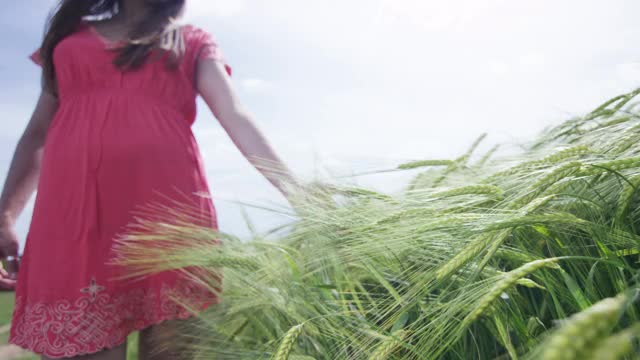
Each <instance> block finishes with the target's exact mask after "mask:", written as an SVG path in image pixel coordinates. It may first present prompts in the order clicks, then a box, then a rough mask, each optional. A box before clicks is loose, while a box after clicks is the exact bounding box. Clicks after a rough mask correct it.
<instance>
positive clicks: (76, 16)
mask: <svg viewBox="0 0 640 360" xmlns="http://www.w3.org/2000/svg"><path fill="white" fill-rule="evenodd" d="M123 1H125V0H60V1H59V3H58V5H57V6H56V7H55V8H54V9H53V12H52V13H51V15H50V16H49V19H48V21H47V24H46V28H45V35H44V38H43V40H42V45H41V47H40V57H41V59H42V63H43V86H44V87H45V88H47V89H49V90H50V91H51V92H52V93H54V94H56V93H57V91H56V87H57V86H56V79H55V70H54V65H53V50H54V48H55V47H56V45H58V43H59V42H60V41H62V39H64V38H65V37H66V36H68V35H70V34H71V33H73V32H74V30H75V29H76V27H77V26H78V25H79V24H80V23H81V22H82V21H83V19H85V18H94V19H102V18H105V17H110V16H113V15H116V14H117V13H118V11H119V10H120V9H121V8H122V2H123ZM144 1H145V3H146V7H147V14H145V16H144V17H143V19H142V20H141V21H140V22H139V23H138V24H136V25H135V26H134V27H133V29H132V30H131V31H130V32H129V35H128V41H127V42H125V44H124V45H123V46H120V47H118V48H116V49H114V50H115V51H117V52H118V56H116V58H115V59H114V62H113V63H114V65H115V66H117V67H118V68H120V69H121V70H128V69H135V68H137V67H139V66H140V65H142V64H144V62H145V60H146V59H147V56H148V55H149V54H150V53H151V51H152V50H153V49H161V50H165V51H166V52H168V53H169V54H170V56H169V57H168V58H167V65H168V66H169V67H175V66H176V65H177V64H178V62H179V60H180V58H181V57H182V55H183V53H184V43H183V41H182V36H181V35H180V29H179V28H177V27H175V26H173V25H174V20H175V19H177V18H178V17H180V16H181V15H182V12H183V10H184V7H185V0H144Z"/></svg>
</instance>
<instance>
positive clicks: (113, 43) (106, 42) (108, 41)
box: [82, 20, 127, 47]
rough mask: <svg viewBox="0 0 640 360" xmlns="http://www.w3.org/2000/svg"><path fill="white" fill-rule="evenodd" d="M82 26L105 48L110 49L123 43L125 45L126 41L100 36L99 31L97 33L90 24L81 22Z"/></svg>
mask: <svg viewBox="0 0 640 360" xmlns="http://www.w3.org/2000/svg"><path fill="white" fill-rule="evenodd" d="M82 24H84V26H85V27H86V28H87V29H89V32H91V33H92V34H93V35H94V36H95V37H96V38H98V40H100V41H102V43H103V44H104V45H106V46H109V47H112V46H118V45H122V44H124V43H126V42H127V41H126V40H125V39H121V40H112V39H109V38H107V37H106V36H104V35H102V34H101V33H100V31H98V29H96V27H95V26H94V25H93V24H91V23H90V22H88V21H86V20H83V21H82Z"/></svg>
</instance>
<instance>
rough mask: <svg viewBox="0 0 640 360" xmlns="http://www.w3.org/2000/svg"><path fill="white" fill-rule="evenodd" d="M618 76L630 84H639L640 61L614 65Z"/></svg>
mask: <svg viewBox="0 0 640 360" xmlns="http://www.w3.org/2000/svg"><path fill="white" fill-rule="evenodd" d="M616 73H617V75H618V78H619V79H620V80H622V81H624V82H627V83H630V84H636V85H638V84H640V62H629V63H623V64H618V65H616Z"/></svg>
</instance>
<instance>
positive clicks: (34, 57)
mask: <svg viewBox="0 0 640 360" xmlns="http://www.w3.org/2000/svg"><path fill="white" fill-rule="evenodd" d="M29 59H31V61H33V62H34V63H35V64H36V65H38V66H42V57H41V56H40V48H38V49H36V51H34V52H32V53H31V55H29Z"/></svg>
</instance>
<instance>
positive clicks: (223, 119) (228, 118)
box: [196, 59, 301, 198]
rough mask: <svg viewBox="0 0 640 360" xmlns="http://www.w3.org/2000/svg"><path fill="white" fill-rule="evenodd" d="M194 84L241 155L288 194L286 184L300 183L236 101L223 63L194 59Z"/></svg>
mask: <svg viewBox="0 0 640 360" xmlns="http://www.w3.org/2000/svg"><path fill="white" fill-rule="evenodd" d="M196 87H197V90H198V92H199V93H200V95H201V96H202V98H203V99H204V101H205V102H206V103H207V105H208V106H209V109H211V112H212V113H213V115H214V116H215V117H216V118H217V119H218V121H219V122H220V124H221V125H222V127H223V128H224V130H225V131H226V132H227V134H229V136H230V137H231V140H232V141H233V143H234V144H235V145H236V146H237V147H238V149H239V150H240V152H241V153H242V154H243V155H244V157H245V158H246V159H247V160H248V161H249V162H250V163H251V164H252V165H253V166H254V167H255V168H256V169H257V170H258V171H260V172H261V173H262V174H263V175H264V176H265V177H266V178H267V179H268V180H269V182H271V183H272V184H273V185H274V186H275V187H277V188H278V189H279V190H280V192H282V194H283V195H284V196H285V197H287V198H288V196H289V193H288V189H287V187H286V184H291V185H294V186H300V185H301V184H299V183H298V182H297V180H296V178H295V177H294V176H293V174H292V173H291V171H290V170H289V169H288V168H287V166H286V165H285V164H284V163H283V162H282V160H280V158H279V157H278V155H277V154H276V153H275V151H274V150H273V148H272V147H271V146H270V144H269V142H268V141H267V139H266V138H265V137H264V136H263V134H262V133H261V132H260V130H259V129H258V128H257V126H256V124H255V123H254V121H253V119H252V117H251V115H250V114H249V113H248V112H247V111H246V110H245V109H244V108H243V107H242V105H241V104H240V101H239V99H238V97H237V95H236V94H235V92H234V90H233V87H232V85H231V82H230V79H229V76H228V75H227V72H226V70H225V67H224V64H223V63H222V62H220V61H216V60H213V59H200V60H198V64H197V68H196Z"/></svg>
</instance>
